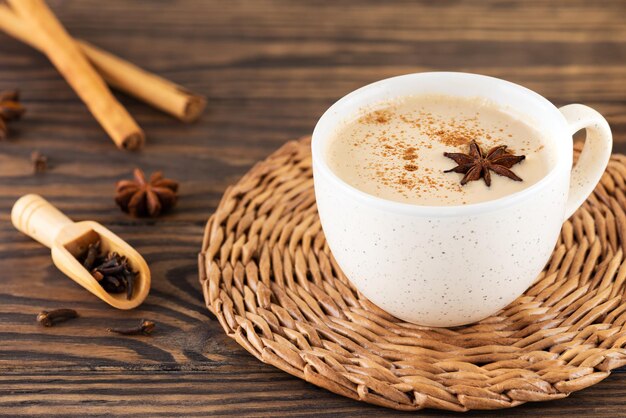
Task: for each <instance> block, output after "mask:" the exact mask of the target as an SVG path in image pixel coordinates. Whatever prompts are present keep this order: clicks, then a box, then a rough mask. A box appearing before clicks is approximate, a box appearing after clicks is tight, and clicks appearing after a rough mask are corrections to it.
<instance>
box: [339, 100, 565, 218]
mask: <svg viewBox="0 0 626 418" xmlns="http://www.w3.org/2000/svg"><path fill="white" fill-rule="evenodd" d="M522 118H523V115H515V114H512V113H510V112H508V111H507V109H504V108H501V107H499V106H497V105H495V104H493V103H489V102H487V101H485V100H484V99H474V98H463V97H451V96H440V95H420V96H407V97H403V98H398V99H394V100H393V101H390V102H385V103H379V104H378V105H376V106H373V107H369V108H367V109H361V111H360V113H359V114H357V115H355V117H353V118H351V119H348V120H346V121H345V122H344V123H343V124H341V125H340V127H339V128H338V129H337V131H336V132H335V137H334V138H332V140H331V141H329V147H328V150H327V161H328V164H329V166H330V168H331V169H332V170H333V172H334V173H335V174H336V175H338V176H339V177H340V178H341V179H342V180H343V181H345V182H346V183H348V184H350V185H351V186H353V187H355V188H357V189H359V190H361V191H363V192H366V193H368V194H371V195H374V196H377V197H380V198H383V199H387V200H392V201H396V202H403V203H411V204H416V205H425V206H453V205H467V204H472V203H478V202H484V201H488V200H493V199H498V198H500V197H503V196H506V195H509V194H511V193H515V192H518V191H520V190H523V189H525V188H527V187H529V186H532V185H533V184H535V183H536V182H538V181H539V180H541V179H542V178H543V177H544V176H545V175H546V174H547V173H548V171H549V170H550V168H551V167H553V166H554V163H555V157H554V152H555V151H554V149H553V147H552V146H550V141H547V140H545V139H544V138H542V134H541V132H539V131H537V130H535V129H534V128H533V127H532V126H531V123H532V121H528V120H522ZM473 140H475V141H476V142H477V143H478V144H479V145H480V148H481V149H482V150H483V151H484V153H486V152H487V151H488V150H489V149H490V148H492V147H495V146H498V145H506V146H507V151H508V152H510V153H513V154H515V155H525V156H526V158H525V159H524V160H523V161H522V162H520V163H518V164H515V165H514V166H512V167H511V170H512V171H513V172H514V173H515V174H516V175H517V176H518V177H520V178H521V179H522V180H523V181H514V180H511V179H509V178H507V177H503V176H500V175H498V174H496V173H494V172H491V186H490V187H487V185H486V184H485V182H484V181H483V179H479V180H478V181H470V182H468V183H467V184H465V185H461V179H462V178H463V174H459V173H445V172H444V171H445V170H449V169H451V168H453V167H455V166H456V165H457V164H456V163H455V162H454V161H453V160H451V159H450V158H447V157H445V156H444V152H455V153H465V154H467V153H469V144H470V143H471V142H472V141H473Z"/></svg>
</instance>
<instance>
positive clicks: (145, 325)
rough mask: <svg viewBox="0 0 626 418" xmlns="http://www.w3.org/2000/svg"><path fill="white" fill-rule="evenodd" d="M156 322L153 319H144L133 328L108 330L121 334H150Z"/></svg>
mask: <svg viewBox="0 0 626 418" xmlns="http://www.w3.org/2000/svg"><path fill="white" fill-rule="evenodd" d="M155 327H156V324H155V323H154V322H153V321H149V320H147V319H142V320H141V322H140V323H139V325H138V326H136V327H132V328H107V331H109V332H114V333H116V334H121V335H142V334H143V335H150V334H152V331H154V328H155Z"/></svg>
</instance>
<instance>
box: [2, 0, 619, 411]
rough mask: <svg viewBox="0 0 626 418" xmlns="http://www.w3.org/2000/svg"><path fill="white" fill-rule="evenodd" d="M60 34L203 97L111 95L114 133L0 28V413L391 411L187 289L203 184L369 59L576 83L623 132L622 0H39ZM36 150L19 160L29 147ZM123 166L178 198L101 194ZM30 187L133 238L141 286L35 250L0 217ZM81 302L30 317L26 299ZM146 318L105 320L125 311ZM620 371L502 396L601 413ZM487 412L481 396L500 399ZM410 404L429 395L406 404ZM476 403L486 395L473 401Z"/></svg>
mask: <svg viewBox="0 0 626 418" xmlns="http://www.w3.org/2000/svg"><path fill="white" fill-rule="evenodd" d="M49 4H50V6H51V7H52V9H53V10H54V11H55V12H56V13H57V14H58V16H59V18H60V19H61V20H62V21H63V22H64V24H65V25H66V27H67V28H68V30H69V31H70V32H71V33H72V34H73V35H75V36H77V37H80V38H83V39H85V40H87V41H90V42H93V43H94V44H96V45H98V46H101V47H103V48H105V49H107V50H109V51H111V52H113V53H115V54H117V55H120V56H122V57H124V58H126V59H129V60H130V61H132V62H134V63H136V64H138V65H140V66H142V67H144V68H146V69H149V70H152V71H155V72H157V73H158V74H160V75H163V76H165V77H167V78H169V79H171V80H173V81H175V82H177V83H179V84H182V85H184V86H186V87H189V88H191V89H192V90H194V91H197V92H199V93H201V94H205V95H207V96H208V98H209V105H208V111H207V112H206V114H205V115H204V117H203V118H201V120H200V121H198V123H195V124H192V125H183V124H181V123H179V122H177V121H176V120H174V119H172V118H170V117H168V116H166V115H163V114H161V113H159V112H158V111H155V110H153V109H151V108H148V107H146V106H145V105H143V104H141V103H139V102H136V101H134V100H133V99H129V98H127V97H125V96H121V95H120V96H119V97H120V99H121V101H122V103H123V104H124V105H126V106H127V108H128V110H129V111H130V113H131V114H132V115H133V116H134V117H135V118H136V120H137V121H138V123H139V124H140V125H141V127H142V128H144V130H145V132H146V135H147V143H146V147H145V150H144V151H142V152H141V153H137V154H133V153H127V152H121V151H118V150H117V149H115V147H114V146H113V145H112V144H111V142H110V140H109V139H108V138H106V136H105V134H104V133H103V131H102V130H101V128H100V127H99V126H98V124H97V123H96V122H95V121H94V120H93V118H92V117H91V116H90V114H89V112H88V111H87V110H86V109H85V107H84V105H83V104H82V103H81V102H80V100H79V99H78V98H77V97H76V95H75V94H74V92H73V91H72V90H71V89H70V88H69V87H68V86H67V84H66V83H65V81H64V80H63V79H62V78H61V77H60V76H59V75H58V73H57V72H56V70H55V69H54V68H53V67H52V65H50V63H49V62H48V61H47V59H46V58H45V57H44V56H42V55H41V54H39V53H37V52H35V51H33V50H31V49H29V48H28V47H25V46H24V45H21V44H19V43H17V42H15V41H13V40H12V39H9V38H7V37H5V36H3V35H0V63H2V64H1V65H0V89H8V88H13V87H19V88H20V89H21V90H22V92H23V100H24V102H25V104H26V105H27V106H28V113H27V115H26V116H25V118H24V120H23V121H22V122H19V123H17V124H14V125H13V128H14V135H13V138H12V140H10V141H6V142H3V143H0V281H1V284H2V286H1V287H0V341H1V343H0V413H4V414H6V415H11V416H15V415H19V414H23V415H47V414H56V415H62V416H67V415H104V414H108V413H116V414H124V415H136V416H139V415H146V414H149V415H153V416H157V415H161V416H172V415H174V414H183V415H189V416H193V415H226V414H231V415H238V416H241V415H257V416H268V415H278V414H284V415H313V416H324V415H325V416H331V415H338V414H339V415H353V416H365V415H371V416H374V415H375V416H381V415H386V414H393V412H392V411H387V410H384V409H381V408H377V407H372V406H368V405H363V404H359V403H357V402H355V401H352V400H349V399H343V398H341V397H339V396H336V395H333V394H331V393H328V392H326V391H324V390H321V389H318V388H316V387H314V386H312V385H309V384H307V383H306V382H302V381H300V380H298V379H295V378H293V377H291V376H289V375H287V374H285V373H283V372H280V371H278V370H275V369H273V368H272V367H270V366H267V365H264V364H261V363H260V362H258V361H257V360H255V359H254V358H252V357H251V356H250V355H249V354H247V353H246V352H245V351H244V350H243V349H242V348H240V347H239V346H238V345H237V344H236V343H234V342H233V341H231V340H230V339H229V338H228V337H226V336H225V335H224V334H223V332H222V331H221V327H220V326H219V324H218V323H217V322H216V321H215V320H214V318H211V317H210V315H209V313H208V311H207V309H206V307H205V306H204V303H203V301H202V295H201V292H200V290H199V285H198V280H197V264H196V263H197V259H196V254H197V252H198V251H199V249H200V243H201V239H202V231H203V227H204V223H205V221H206V219H207V218H208V216H209V215H210V214H211V212H212V211H213V210H214V208H215V206H216V205H217V202H218V200H219V198H220V197H221V194H222V192H223V191H224V189H225V188H226V187H227V185H228V184H231V183H233V182H234V181H235V180H236V179H237V178H239V177H240V176H241V175H242V174H243V173H245V172H246V171H247V170H248V169H249V168H250V167H251V166H252V165H253V164H254V163H255V162H256V161H258V160H260V159H262V158H264V157H265V156H267V155H268V154H269V153H270V152H271V151H273V150H274V149H276V148H278V147H279V146H280V145H281V144H282V143H284V142H285V141H286V140H289V139H293V138H296V137H299V136H302V135H305V134H308V133H310V132H311V130H312V128H313V126H314V124H315V122H316V120H317V118H318V117H319V116H320V115H321V114H322V113H323V111H324V110H325V109H326V108H327V107H328V106H329V105H330V104H331V103H332V102H333V101H335V100H336V99H338V98H339V97H341V96H342V95H344V94H346V93H348V92H349V91H351V90H353V89H355V88H357V87H359V86H362V85H364V84H366V83H369V82H372V81H375V80H377V79H380V78H384V77H388V76H392V75H397V74H403V73H409V72H415V71H429V70H455V71H471V72H479V73H484V74H488V75H493V76H497V77H502V78H505V79H508V80H511V81H514V82H518V83H521V84H523V85H525V86H527V87H530V88H532V89H534V90H536V91H537V92H539V93H540V94H543V95H544V96H546V97H547V98H548V99H550V100H552V101H553V102H554V103H555V104H557V105H563V104H566V103H570V102H574V101H576V102H582V103H585V104H588V105H591V106H593V107H595V108H596V109H597V110H598V111H600V112H601V113H603V114H604V115H605V116H606V117H607V119H608V121H609V123H610V124H611V126H612V128H613V132H614V137H615V142H616V145H615V150H617V151H620V152H626V21H625V19H624V16H625V15H626V2H624V1H622V0H607V1H601V2H589V1H583V0H571V1H570V0H559V1H539V0H531V1H521V0H519V1H513V0H510V1H505V0H488V1H478V0H476V1H458V0H443V1H437V2H430V1H417V2H405V1H385V2H376V1H343V2H336V1H330V0H313V1H303V2H293V1H289V0H255V1H254V2H252V1H244V0H236V1H225V0H223V1H201V0H160V1H122V0H109V1H106V2H101V1H96V0H83V1H80V2H78V1H74V2H70V1H62V0H56V1H53V0H50V1H49ZM34 149H39V150H40V151H41V152H42V153H44V154H46V155H47V156H48V157H49V160H48V161H49V165H50V171H49V172H48V173H46V174H44V175H39V176H34V175H33V174H32V166H31V164H30V153H31V151H32V150H34ZM135 166H139V167H142V168H143V169H145V170H146V171H148V172H149V171H151V170H156V169H162V170H164V172H165V174H166V175H167V176H168V177H171V178H174V179H177V180H179V181H180V182H181V198H180V202H179V205H178V207H177V208H176V209H175V210H174V211H173V212H172V213H171V214H168V215H166V216H164V217H162V218H159V219H157V220H135V219H132V218H129V217H128V216H127V215H125V214H123V213H122V212H120V211H119V210H118V209H117V208H116V207H115V204H114V202H113V199H112V196H113V192H114V184H115V181H116V180H118V179H121V178H124V177H130V175H131V172H132V169H133V168H134V167H135ZM29 192H34V193H39V194H42V195H43V196H45V197H46V198H47V199H49V200H50V201H51V202H52V203H54V204H55V205H58V207H59V208H60V209H62V210H63V211H65V212H66V213H67V214H68V215H69V216H71V217H72V218H73V219H75V220H83V219H93V220H96V221H98V222H100V223H102V224H104V225H106V226H107V227H110V229H111V230H112V231H113V232H115V233H117V234H118V235H120V236H122V237H124V238H125V239H126V240H127V241H128V242H129V243H130V244H131V245H133V246H135V247H136V248H137V249H138V250H139V251H140V252H141V253H142V254H143V255H144V256H145V258H146V260H147V261H148V263H149V264H150V266H151V269H152V273H153V287H152V291H151V294H150V296H149V297H148V299H147V300H146V302H145V303H144V304H143V305H142V306H141V307H140V308H139V309H136V310H134V311H132V312H121V311H116V310H114V309H112V308H110V307H108V306H107V305H105V304H104V303H102V302H100V301H99V300H97V299H96V298H95V297H94V296H92V295H90V294H88V293H87V292H85V291H84V290H83V289H82V288H80V287H79V286H78V285H76V284H75V283H73V282H72V281H71V280H69V279H67V278H65V277H63V275H62V274H61V273H60V272H58V271H57V270H56V269H55V268H54V267H53V266H52V263H51V261H50V257H49V252H48V251H47V250H46V249H45V248H43V247H41V246H40V245H39V244H37V243H36V242H34V241H31V240H29V239H28V238H26V237H24V236H22V235H20V234H19V233H18V232H17V231H15V230H14V229H13V227H12V226H11V225H10V222H9V213H10V208H11V206H12V204H13V202H14V201H15V200H16V199H17V197H19V196H20V195H22V194H24V193H29ZM61 306H63V307H72V308H75V309H77V310H78V311H79V312H80V314H81V315H82V317H81V318H80V319H77V320H75V321H74V322H68V323H64V324H61V325H59V326H58V327H55V328H50V329H44V328H41V327H39V326H38V325H37V324H36V323H35V321H34V318H35V315H36V313H37V312H39V311H40V310H42V309H45V308H54V307H61ZM143 317H145V318H150V319H153V320H155V321H156V322H157V323H158V328H157V330H156V331H155V334H154V336H153V337H151V338H150V337H149V338H146V337H121V336H112V335H109V334H108V333H106V332H105V331H104V329H105V328H106V327H108V326H111V325H112V324H114V325H125V324H129V323H130V324H132V323H134V321H138V319H139V318H143ZM625 383H626V374H625V373H623V372H620V371H617V372H616V373H614V374H612V375H611V376H610V377H609V378H608V379H606V380H605V381H603V382H602V383H601V384H599V385H597V386H593V387H591V388H589V389H586V390H584V391H582V392H579V393H576V394H573V395H572V396H571V397H569V398H567V399H563V400H559V401H555V402H550V403H545V404H532V405H524V406H522V407H519V408H515V409H512V410H510V411H507V415H508V416H522V415H529V414H536V415H541V416H571V415H573V414H579V415H583V416H616V415H619V414H620V413H621V411H623V408H624V406H625V403H626V396H625V395H626V389H624V387H625ZM501 413H502V412H500V413H498V412H495V413H492V414H491V415H496V414H501ZM420 415H423V416H437V415H441V412H439V411H424V412H422V413H420ZM475 415H476V416H484V415H490V414H488V413H487V414H485V413H480V414H475Z"/></svg>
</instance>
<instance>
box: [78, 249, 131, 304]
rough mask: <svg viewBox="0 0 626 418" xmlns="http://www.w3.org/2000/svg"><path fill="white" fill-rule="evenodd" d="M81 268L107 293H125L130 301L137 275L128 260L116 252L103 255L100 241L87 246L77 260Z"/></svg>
mask: <svg viewBox="0 0 626 418" xmlns="http://www.w3.org/2000/svg"><path fill="white" fill-rule="evenodd" d="M79 261H80V262H81V263H82V264H83V266H84V267H85V268H86V269H87V270H88V271H89V272H90V273H91V275H92V276H93V277H94V279H96V280H97V281H98V283H100V286H102V288H103V289H104V290H106V291H107V292H109V293H124V292H125V293H126V299H128V300H130V298H131V296H132V294H133V288H134V285H135V278H136V277H137V273H136V272H134V271H133V270H132V267H131V266H130V264H129V263H128V259H127V258H126V257H124V256H122V255H119V254H118V253H116V252H109V253H106V254H105V253H103V252H102V251H101V244H100V241H97V242H95V243H92V244H89V246H88V248H87V252H86V253H85V254H84V255H83V256H82V257H81V258H79Z"/></svg>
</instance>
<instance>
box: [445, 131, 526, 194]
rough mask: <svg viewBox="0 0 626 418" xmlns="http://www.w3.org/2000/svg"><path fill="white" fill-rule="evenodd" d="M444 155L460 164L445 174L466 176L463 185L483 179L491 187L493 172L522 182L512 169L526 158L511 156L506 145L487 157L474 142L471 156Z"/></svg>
mask: <svg viewBox="0 0 626 418" xmlns="http://www.w3.org/2000/svg"><path fill="white" fill-rule="evenodd" d="M443 155H444V156H446V157H448V158H451V159H453V160H454V162H455V163H457V164H458V165H457V166H456V167H454V168H451V169H450V170H446V171H444V173H450V172H454V173H461V174H465V176H463V179H461V184H462V185H465V184H467V183H468V182H470V181H475V180H479V179H480V178H481V177H482V178H483V180H484V181H485V184H486V185H487V186H491V173H490V172H491V171H493V172H494V173H496V174H499V175H501V176H504V177H508V178H510V179H511V180H515V181H522V179H521V178H519V177H518V176H517V175H516V174H515V173H514V172H512V171H511V170H510V168H511V167H513V166H514V165H515V164H517V163H519V162H521V161H522V160H524V158H526V156H525V155H513V154H511V153H510V152H508V151H507V150H506V145H498V146H496V147H493V148H491V149H490V150H489V151H487V154H486V155H485V154H484V153H483V151H482V150H481V149H480V146H479V145H478V144H477V143H476V141H472V142H471V143H470V145H469V154H463V153H459V152H444V153H443Z"/></svg>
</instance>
